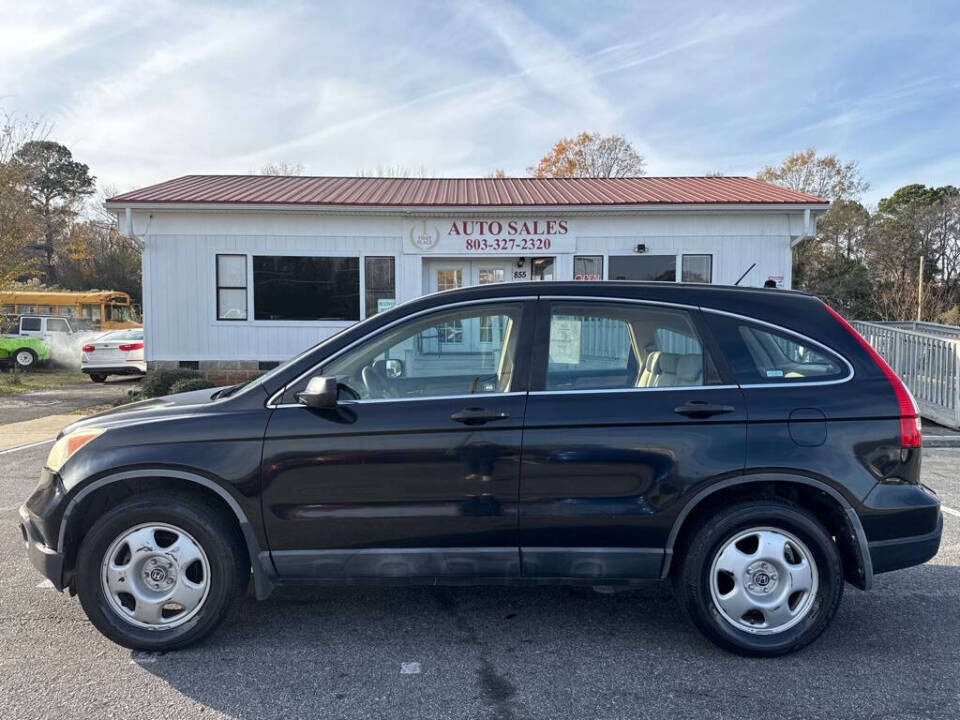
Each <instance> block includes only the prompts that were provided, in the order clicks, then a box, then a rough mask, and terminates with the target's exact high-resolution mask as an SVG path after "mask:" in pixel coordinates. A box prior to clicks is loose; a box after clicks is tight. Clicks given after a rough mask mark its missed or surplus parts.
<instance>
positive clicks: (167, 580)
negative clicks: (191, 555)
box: [142, 555, 177, 590]
mask: <svg viewBox="0 0 960 720" xmlns="http://www.w3.org/2000/svg"><path fill="white" fill-rule="evenodd" d="M142 575H143V580H144V582H145V583H146V584H147V587H149V588H150V589H151V590H167V589H168V588H171V587H173V585H174V583H175V582H176V581H177V568H176V566H175V565H174V563H173V561H172V560H171V559H170V558H167V557H162V556H157V555H154V556H153V557H151V558H149V559H148V560H147V561H146V562H145V563H144V564H143V572H142Z"/></svg>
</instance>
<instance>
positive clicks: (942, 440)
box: [923, 435, 960, 448]
mask: <svg viewBox="0 0 960 720" xmlns="http://www.w3.org/2000/svg"><path fill="white" fill-rule="evenodd" d="M923 447H925V448H960V435H958V436H956V437H953V436H950V435H925V436H924V437H923Z"/></svg>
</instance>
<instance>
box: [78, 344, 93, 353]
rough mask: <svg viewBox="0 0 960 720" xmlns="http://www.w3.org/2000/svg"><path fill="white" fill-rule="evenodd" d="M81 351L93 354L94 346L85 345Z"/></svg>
mask: <svg viewBox="0 0 960 720" xmlns="http://www.w3.org/2000/svg"><path fill="white" fill-rule="evenodd" d="M80 349H81V350H83V351H84V352H86V353H91V352H93V345H84V346H83V347H82V348H80Z"/></svg>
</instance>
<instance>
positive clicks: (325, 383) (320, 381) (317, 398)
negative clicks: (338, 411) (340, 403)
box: [297, 375, 337, 410]
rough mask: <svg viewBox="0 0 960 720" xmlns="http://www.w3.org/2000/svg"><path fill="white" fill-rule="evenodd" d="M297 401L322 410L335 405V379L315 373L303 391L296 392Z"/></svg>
mask: <svg viewBox="0 0 960 720" xmlns="http://www.w3.org/2000/svg"><path fill="white" fill-rule="evenodd" d="M297 402H298V403H300V404H301V405H306V406H307V407H308V408H314V409H315V410H323V409H325V408H332V407H336V405H337V379H336V378H333V377H324V376H322V375H315V376H314V377H312V378H310V381H309V382H308V383H307V387H306V389H305V390H303V392H298V393H297Z"/></svg>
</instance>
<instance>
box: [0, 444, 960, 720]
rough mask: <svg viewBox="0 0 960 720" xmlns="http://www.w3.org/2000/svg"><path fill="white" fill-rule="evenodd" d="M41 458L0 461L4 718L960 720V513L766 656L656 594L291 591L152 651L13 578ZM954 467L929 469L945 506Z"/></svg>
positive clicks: (938, 463)
mask: <svg viewBox="0 0 960 720" xmlns="http://www.w3.org/2000/svg"><path fill="white" fill-rule="evenodd" d="M47 450H48V446H43V447H37V448H30V449H25V450H20V451H15V452H8V453H6V454H3V455H0V718H4V719H8V718H9V719H11V720H12V719H14V718H17V719H19V718H61V717H68V718H71V719H72V718H113V717H117V718H219V717H231V718H321V717H322V718H380V717H390V718H505V719H512V718H517V719H519V718H661V717H668V718H685V717H689V718H740V717H743V718H751V719H753V720H755V719H756V718H767V717H778V718H803V719H804V720H811V719H813V718H831V719H833V718H873V719H875V718H897V719H902V718H951V719H954V720H955V718H957V717H960V680H958V678H960V516H956V515H949V514H948V515H945V521H944V522H945V528H944V538H943V544H942V546H941V550H940V553H939V555H938V556H937V557H936V558H935V559H934V560H933V561H932V562H931V563H929V564H927V565H925V566H922V567H919V568H912V569H909V570H904V571H900V572H896V573H892V574H889V575H881V576H879V577H878V578H877V583H876V586H875V588H874V590H873V591H871V592H869V593H863V592H860V591H857V590H855V589H853V588H851V587H849V586H847V589H846V594H845V598H844V601H843V604H842V606H841V609H840V612H839V613H838V615H837V617H836V619H835V621H834V623H833V625H832V626H831V628H830V629H829V630H828V631H827V632H826V634H825V635H824V636H823V637H822V638H821V639H820V640H819V641H818V642H816V643H815V644H814V645H813V646H811V647H809V648H807V649H806V650H804V651H802V652H801V653H799V654H796V655H793V656H790V657H786V658H781V659H778V660H751V659H744V658H739V657H735V656H732V655H728V654H726V653H724V652H722V651H720V650H718V649H716V648H715V647H713V646H712V645H710V644H709V643H708V642H707V641H706V640H704V639H703V638H702V637H701V636H700V634H699V633H698V632H696V631H695V630H694V629H693V628H692V627H691V626H690V625H689V624H688V623H687V622H686V620H685V619H684V618H683V617H682V615H681V613H680V611H679V609H678V608H677V607H676V605H675V604H674V602H673V600H672V597H671V594H670V591H669V589H668V588H667V587H663V586H659V585H652V586H651V587H649V588H645V589H641V590H630V591H626V592H617V593H614V594H604V593H599V592H595V591H593V590H591V589H589V588H582V589H580V588H535V589H505V588H410V589H385V588H332V589H316V590H290V589H285V590H281V591H278V592H277V593H275V594H274V596H273V597H272V598H271V599H270V600H268V601H266V602H264V603H258V602H256V601H254V600H253V599H252V598H247V599H245V600H244V601H243V602H242V603H241V604H240V606H239V608H238V610H237V612H236V614H235V616H234V617H233V618H232V619H230V620H229V621H228V622H227V623H226V624H225V625H223V626H222V627H221V628H220V630H219V631H218V632H217V633H216V634H215V635H213V636H212V637H211V638H210V639H209V640H207V641H206V642H204V643H203V644H202V645H201V646H199V647H196V648H193V649H190V650H186V651H181V652H177V653H168V654H162V655H151V654H143V653H136V652H134V653H131V652H130V651H129V650H125V649H123V648H120V647H118V646H116V645H113V644H112V643H110V642H109V641H108V640H106V639H105V638H103V637H102V636H101V635H99V634H98V633H97V632H96V631H95V630H94V629H93V627H92V626H91V625H90V624H89V623H88V622H87V620H86V618H85V616H84V614H83V612H82V610H81V608H80V605H79V603H78V602H77V601H76V600H75V599H70V598H68V597H66V596H65V595H61V594H60V593H57V592H55V591H54V590H52V589H50V588H47V587H44V583H42V582H41V581H42V578H41V577H40V575H39V574H37V572H36V571H35V570H34V569H33V568H32V567H31V566H30V565H29V563H28V562H27V559H26V556H25V554H24V552H23V547H22V544H21V541H20V537H19V531H18V530H17V528H16V525H15V519H16V508H17V506H18V505H19V504H20V503H21V502H22V500H23V499H24V498H25V497H26V496H27V495H28V494H29V492H30V491H31V489H32V488H33V485H34V483H35V481H36V476H37V472H38V469H39V467H40V465H41V464H42V462H43V459H44V456H45V454H46V452H47ZM958 467H960V450H953V449H931V450H928V451H927V452H926V454H925V457H924V470H923V474H924V481H925V482H926V483H927V484H929V485H931V486H932V487H934V488H935V489H936V490H937V491H938V492H939V493H940V495H941V498H942V500H943V502H944V505H946V506H948V507H951V508H954V509H960V480H958V477H957V468H958Z"/></svg>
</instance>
